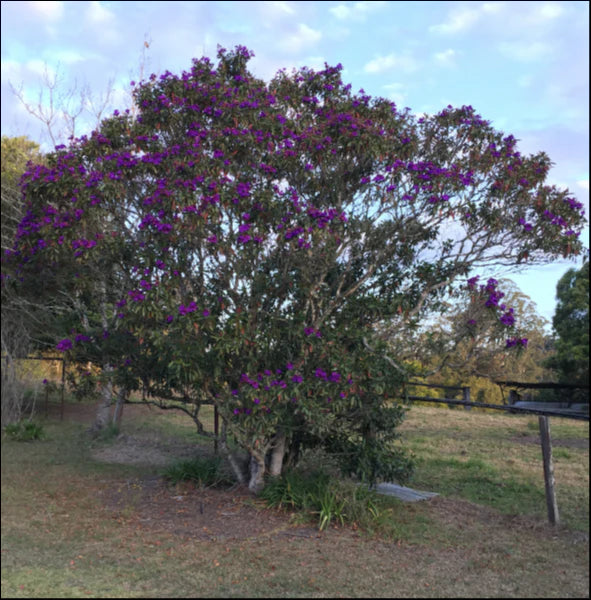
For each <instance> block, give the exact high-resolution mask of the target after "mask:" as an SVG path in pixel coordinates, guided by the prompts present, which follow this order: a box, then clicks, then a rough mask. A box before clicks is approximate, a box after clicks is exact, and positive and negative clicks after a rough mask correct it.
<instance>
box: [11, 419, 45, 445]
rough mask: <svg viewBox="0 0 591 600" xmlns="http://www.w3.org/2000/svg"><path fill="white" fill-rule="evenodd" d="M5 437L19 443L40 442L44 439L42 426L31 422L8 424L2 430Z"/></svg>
mask: <svg viewBox="0 0 591 600" xmlns="http://www.w3.org/2000/svg"><path fill="white" fill-rule="evenodd" d="M4 433H5V435H6V436H7V437H8V438H10V439H12V440H17V441H19V442H30V441H33V440H40V439H43V438H44V437H45V430H44V429H43V425H41V424H39V423H35V422H33V421H19V422H18V423H9V424H8V425H6V427H5V428H4Z"/></svg>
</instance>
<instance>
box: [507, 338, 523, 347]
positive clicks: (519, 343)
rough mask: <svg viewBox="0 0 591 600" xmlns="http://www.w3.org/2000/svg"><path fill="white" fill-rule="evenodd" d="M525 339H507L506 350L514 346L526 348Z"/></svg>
mask: <svg viewBox="0 0 591 600" xmlns="http://www.w3.org/2000/svg"><path fill="white" fill-rule="evenodd" d="M527 342H528V340H527V338H519V337H514V338H509V339H508V340H507V342H506V347H507V348H514V347H516V346H522V347H523V348H527Z"/></svg>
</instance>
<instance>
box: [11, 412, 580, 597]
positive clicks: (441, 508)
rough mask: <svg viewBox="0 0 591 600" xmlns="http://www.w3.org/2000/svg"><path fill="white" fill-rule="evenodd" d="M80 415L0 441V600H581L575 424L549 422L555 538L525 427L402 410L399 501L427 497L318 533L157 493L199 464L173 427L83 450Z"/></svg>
mask: <svg viewBox="0 0 591 600" xmlns="http://www.w3.org/2000/svg"><path fill="white" fill-rule="evenodd" d="M58 414H59V411H58ZM90 415H92V409H91V407H90V411H88V410H86V412H84V407H83V406H81V405H77V404H74V405H70V404H69V405H68V407H67V409H66V417H65V419H64V421H63V422H60V421H59V420H58V419H55V418H52V416H51V415H50V417H49V418H48V419H47V420H46V421H44V425H45V429H46V432H47V437H46V438H45V439H44V440H41V441H35V442H17V441H11V440H6V439H3V441H2V597H442V596H444V597H585V596H586V597H588V596H589V567H588V560H589V536H588V534H589V491H588V489H589V449H588V444H589V441H588V440H589V426H588V423H580V422H575V421H567V420H563V419H558V418H556V419H554V418H553V419H551V431H552V438H553V441H554V458H555V476H556V484H557V490H558V508H559V511H560V516H561V519H562V524H561V525H560V526H559V527H551V526H550V525H548V524H547V522H546V507H545V500H544V479H543V470H542V460H541V449H540V446H539V443H537V440H536V438H537V436H538V431H537V418H535V417H524V416H516V415H497V414H488V413H479V412H477V411H470V412H467V411H464V410H449V409H444V408H432V407H421V406H415V407H413V408H412V409H411V411H410V412H409V414H408V418H407V420H406V421H405V422H404V424H403V426H402V427H401V435H402V440H403V443H404V444H405V445H406V446H407V447H409V448H410V449H411V450H412V451H413V453H414V454H415V457H416V465H417V468H416V474H415V477H414V480H413V481H412V482H411V483H410V485H411V486H413V487H415V488H417V489H423V490H429V491H434V492H438V493H439V494H440V496H438V497H436V498H434V499H432V500H428V501H424V502H420V503H412V504H409V503H402V502H400V501H397V500H396V499H392V498H387V497H384V499H383V506H382V509H383V514H384V515H385V517H384V519H383V521H382V522H381V526H380V528H378V529H377V530H376V531H374V532H369V533H368V532H364V531H360V530H358V529H355V528H351V527H349V528H347V527H339V528H336V527H331V528H329V529H328V530H327V531H324V532H321V533H320V532H318V531H317V530H316V529H315V528H314V526H313V524H311V523H309V522H305V521H302V519H297V518H295V519H294V518H293V516H291V515H289V514H287V513H284V512H281V511H276V510H269V509H266V508H265V507H264V506H263V504H262V502H261V501H260V500H257V499H255V498H252V497H250V496H249V495H248V494H247V493H244V492H243V491H240V490H238V489H235V490H227V489H226V490H215V489H199V488H196V487H194V486H191V485H189V484H182V485H179V486H177V487H170V486H167V485H166V484H165V483H164V482H163V481H162V479H161V477H159V476H160V474H161V473H162V470H163V467H164V465H165V464H167V463H170V461H173V460H174V459H175V458H178V457H183V456H186V453H187V452H198V453H206V452H210V451H211V446H212V444H211V443H210V442H204V441H203V439H200V438H199V437H198V436H197V435H196V434H195V432H194V428H193V426H192V424H191V422H190V421H189V420H188V419H187V418H186V417H184V416H182V415H176V414H171V413H170V412H159V411H157V410H156V409H153V410H148V409H147V408H145V407H132V406H130V407H126V409H125V414H124V417H123V419H124V421H123V426H122V434H121V436H119V437H118V438H113V439H111V440H104V441H100V442H91V441H90V440H89V439H88V437H87V436H86V434H85V431H84V430H85V427H86V426H87V425H88V424H89V421H88V418H89V416H90ZM204 444H205V445H204Z"/></svg>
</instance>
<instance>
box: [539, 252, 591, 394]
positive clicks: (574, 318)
mask: <svg viewBox="0 0 591 600" xmlns="http://www.w3.org/2000/svg"><path fill="white" fill-rule="evenodd" d="M556 297H557V300H558V302H557V305H556V312H555V314H554V318H553V320H552V324H553V326H554V331H555V333H556V336H557V340H556V353H555V355H554V356H552V357H551V358H550V359H549V360H548V361H547V366H548V367H550V368H553V369H555V370H556V371H557V372H558V377H559V379H560V381H562V382H565V383H579V384H586V385H589V261H587V262H585V264H584V265H583V266H582V267H581V268H580V269H579V270H576V269H569V270H568V271H567V272H566V273H565V274H564V275H563V276H562V278H561V279H560V281H559V282H558V285H557V286H556Z"/></svg>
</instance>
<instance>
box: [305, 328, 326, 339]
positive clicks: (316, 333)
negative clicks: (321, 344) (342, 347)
mask: <svg viewBox="0 0 591 600" xmlns="http://www.w3.org/2000/svg"><path fill="white" fill-rule="evenodd" d="M304 334H305V335H306V336H307V337H310V336H311V335H314V336H316V337H317V338H321V337H322V333H321V332H320V330H319V329H314V327H305V328H304Z"/></svg>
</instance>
